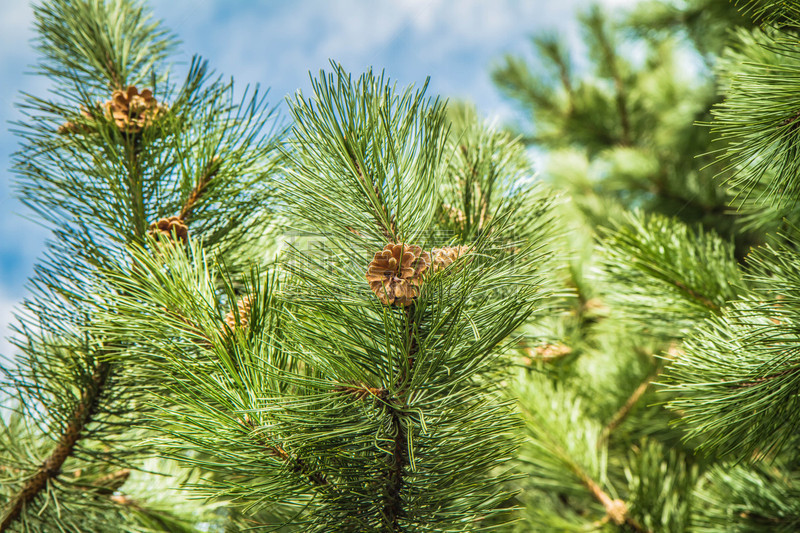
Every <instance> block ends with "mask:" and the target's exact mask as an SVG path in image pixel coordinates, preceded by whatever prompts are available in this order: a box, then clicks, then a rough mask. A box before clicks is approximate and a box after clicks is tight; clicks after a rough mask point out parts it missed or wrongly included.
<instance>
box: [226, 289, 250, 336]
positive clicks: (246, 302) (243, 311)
mask: <svg viewBox="0 0 800 533" xmlns="http://www.w3.org/2000/svg"><path fill="white" fill-rule="evenodd" d="M252 307H253V300H252V298H250V296H244V297H243V298H239V300H238V301H237V302H236V311H235V312H234V310H233V309H231V310H230V311H228V314H227V315H225V323H226V324H227V325H228V327H229V328H231V330H234V329H236V327H237V326H239V325H240V324H241V327H242V328H244V329H247V327H248V326H249V325H250V309H251V308H252ZM237 315H238V317H239V320H238V322H237V320H236V317H237Z"/></svg>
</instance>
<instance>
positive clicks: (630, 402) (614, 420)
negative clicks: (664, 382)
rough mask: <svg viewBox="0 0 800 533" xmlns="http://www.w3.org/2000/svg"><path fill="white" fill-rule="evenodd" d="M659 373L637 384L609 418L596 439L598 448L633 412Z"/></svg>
mask: <svg viewBox="0 0 800 533" xmlns="http://www.w3.org/2000/svg"><path fill="white" fill-rule="evenodd" d="M660 373H661V371H660V370H659V371H657V372H656V373H654V374H652V375H651V376H649V377H648V378H647V379H645V380H644V381H642V382H641V383H640V384H639V386H638V387H636V390H634V391H633V394H631V395H630V396H629V397H628V399H627V401H626V402H625V403H624V404H623V405H622V407H620V408H619V410H618V411H617V412H616V413H614V416H613V417H611V421H610V422H609V423H608V424H607V425H606V427H605V428H603V431H602V432H601V433H600V438H599V439H597V447H598V448H599V447H600V446H602V445H603V443H605V442H606V441H607V440H608V437H610V436H611V433H613V432H614V430H616V429H617V428H618V427H619V426H620V424H622V422H623V421H624V420H625V418H626V417H627V416H628V414H629V413H630V412H631V411H632V410H633V407H634V406H635V405H636V403H637V402H638V401H639V400H640V399H641V398H642V396H644V393H645V392H646V391H647V389H648V388H649V387H650V384H651V383H653V381H655V379H656V378H657V377H658V375H659V374H660Z"/></svg>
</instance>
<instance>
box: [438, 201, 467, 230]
mask: <svg viewBox="0 0 800 533" xmlns="http://www.w3.org/2000/svg"><path fill="white" fill-rule="evenodd" d="M442 212H443V214H444V217H445V219H446V220H449V221H450V222H453V223H455V224H457V225H459V226H463V225H464V222H466V221H467V215H465V214H464V212H463V211H462V210H460V209H459V208H457V207H454V206H452V205H450V204H442Z"/></svg>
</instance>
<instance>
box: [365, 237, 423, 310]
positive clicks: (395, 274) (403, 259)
mask: <svg viewBox="0 0 800 533" xmlns="http://www.w3.org/2000/svg"><path fill="white" fill-rule="evenodd" d="M430 265H431V255H430V254H429V253H428V252H424V251H422V248H420V247H419V246H414V245H412V246H409V245H406V244H387V245H386V246H385V247H384V248H383V250H382V251H380V252H378V253H376V254H375V258H374V259H373V260H372V262H371V263H370V264H369V266H368V267H367V281H368V282H369V286H370V288H371V289H372V292H374V293H375V296H377V297H378V299H379V300H380V301H381V302H383V303H384V305H398V306H401V307H403V306H407V305H411V304H412V303H414V299H415V298H416V297H417V296H419V287H420V284H421V283H422V276H423V274H424V273H425V271H426V270H428V267H430Z"/></svg>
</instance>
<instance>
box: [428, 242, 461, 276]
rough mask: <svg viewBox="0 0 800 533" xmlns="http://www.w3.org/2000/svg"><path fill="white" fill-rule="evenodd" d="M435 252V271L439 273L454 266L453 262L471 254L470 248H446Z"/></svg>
mask: <svg viewBox="0 0 800 533" xmlns="http://www.w3.org/2000/svg"><path fill="white" fill-rule="evenodd" d="M432 252H433V271H434V272H439V271H440V270H444V269H445V268H447V267H449V266H450V265H452V264H453V262H454V261H455V260H456V259H458V258H459V257H461V256H462V255H466V254H467V253H469V246H463V245H462V246H446V247H444V248H434V249H433V250H432Z"/></svg>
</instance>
